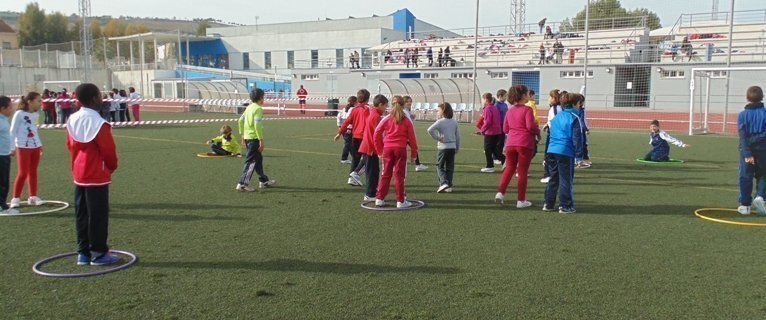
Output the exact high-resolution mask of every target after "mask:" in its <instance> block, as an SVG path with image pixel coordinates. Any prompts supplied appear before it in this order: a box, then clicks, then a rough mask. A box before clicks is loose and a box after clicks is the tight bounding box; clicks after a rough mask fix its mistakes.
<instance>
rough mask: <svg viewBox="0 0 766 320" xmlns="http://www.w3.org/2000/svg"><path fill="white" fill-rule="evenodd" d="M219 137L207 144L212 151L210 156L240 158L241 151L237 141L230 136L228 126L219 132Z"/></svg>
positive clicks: (230, 131)
mask: <svg viewBox="0 0 766 320" xmlns="http://www.w3.org/2000/svg"><path fill="white" fill-rule="evenodd" d="M219 133H220V134H221V135H220V136H217V137H215V138H213V139H211V140H210V141H208V142H207V144H208V145H210V149H212V151H213V152H212V153H211V155H219V156H241V154H242V151H241V147H240V145H239V142H237V139H235V138H234V135H232V130H231V127H230V126H227V125H224V126H223V127H221V130H220V132H219Z"/></svg>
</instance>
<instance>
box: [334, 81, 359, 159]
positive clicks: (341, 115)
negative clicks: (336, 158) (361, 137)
mask: <svg viewBox="0 0 766 320" xmlns="http://www.w3.org/2000/svg"><path fill="white" fill-rule="evenodd" d="M357 101H358V100H357V99H356V97H355V96H350V97H348V100H347V103H346V108H345V109H343V110H342V111H340V112H338V116H337V119H336V121H337V124H338V128H339V129H340V127H341V126H343V123H344V122H346V119H348V117H349V116H350V115H351V110H353V109H354V107H356V102H357ZM353 129H354V127H353V125H349V126H348V127H347V128H346V131H345V132H343V151H342V152H341V155H340V163H341V164H351V160H348V156H349V154H351V153H352V152H351V150H352V142H353V139H354V136H353Z"/></svg>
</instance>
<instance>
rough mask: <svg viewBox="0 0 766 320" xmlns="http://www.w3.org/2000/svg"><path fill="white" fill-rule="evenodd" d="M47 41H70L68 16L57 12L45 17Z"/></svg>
mask: <svg viewBox="0 0 766 320" xmlns="http://www.w3.org/2000/svg"><path fill="white" fill-rule="evenodd" d="M45 33H46V34H45V41H46V42H48V43H62V42H67V41H69V39H70V38H69V36H70V34H69V21H68V20H67V17H66V16H64V15H63V14H61V13H60V12H56V13H54V14H51V15H48V16H47V17H45Z"/></svg>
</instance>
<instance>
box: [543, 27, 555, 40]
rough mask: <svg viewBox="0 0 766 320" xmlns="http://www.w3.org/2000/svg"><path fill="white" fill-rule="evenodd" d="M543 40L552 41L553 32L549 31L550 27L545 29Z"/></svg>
mask: <svg viewBox="0 0 766 320" xmlns="http://www.w3.org/2000/svg"><path fill="white" fill-rule="evenodd" d="M543 38H544V39H553V30H552V29H551V26H546V27H545V37H543Z"/></svg>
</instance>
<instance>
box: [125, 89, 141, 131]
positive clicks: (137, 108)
mask: <svg viewBox="0 0 766 320" xmlns="http://www.w3.org/2000/svg"><path fill="white" fill-rule="evenodd" d="M128 91H129V92H130V100H132V101H131V102H130V103H131V105H130V111H132V112H133V121H136V122H139V121H141V115H140V113H141V105H140V104H138V100H141V99H142V98H143V97H142V96H141V94H140V93H138V92H136V88H133V87H130V88H128Z"/></svg>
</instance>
